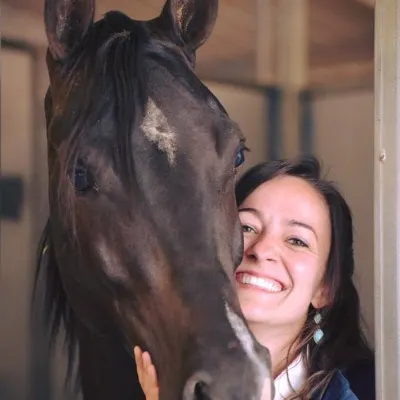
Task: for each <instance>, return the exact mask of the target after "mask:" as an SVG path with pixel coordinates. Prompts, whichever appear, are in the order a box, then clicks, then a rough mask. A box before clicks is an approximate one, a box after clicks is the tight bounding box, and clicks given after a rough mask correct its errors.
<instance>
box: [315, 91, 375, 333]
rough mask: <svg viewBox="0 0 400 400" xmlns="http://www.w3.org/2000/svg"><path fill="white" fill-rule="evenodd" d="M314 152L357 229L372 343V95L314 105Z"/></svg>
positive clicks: (331, 98)
mask: <svg viewBox="0 0 400 400" xmlns="http://www.w3.org/2000/svg"><path fill="white" fill-rule="evenodd" d="M314 116H315V130H316V133H315V150H316V154H317V156H319V157H320V158H321V159H322V161H323V165H324V169H325V170H326V171H327V172H328V177H329V178H330V179H333V180H335V181H336V182H338V185H339V188H340V189H341V191H342V193H343V195H344V197H345V198H346V200H347V201H348V203H349V205H350V207H351V209H352V212H353V219H354V227H355V236H354V238H355V261H356V280H357V283H358V287H359V293H360V297H361V303H362V309H363V312H364V316H365V320H366V323H367V326H368V336H369V338H370V339H371V341H373V340H374V250H373V247H374V229H373V228H374V209H373V200H374V170H373V167H374V166H373V163H374V96H373V92H372V90H364V91H358V92H352V93H341V94H330V95H325V96H323V97H322V96H321V97H319V98H317V99H316V100H315V101H314Z"/></svg>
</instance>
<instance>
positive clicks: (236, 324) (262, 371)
mask: <svg viewBox="0 0 400 400" xmlns="http://www.w3.org/2000/svg"><path fill="white" fill-rule="evenodd" d="M225 309H226V315H227V317H228V321H229V323H230V324H231V326H232V329H233V331H234V332H235V335H236V337H237V338H238V340H239V342H240V344H241V345H242V347H243V349H244V351H245V353H246V354H247V356H248V357H249V358H250V360H251V361H253V363H254V364H255V366H256V368H257V371H258V375H259V379H260V387H261V388H262V387H264V388H265V385H266V384H270V378H271V376H270V374H269V371H268V368H267V366H266V365H265V363H264V361H263V360H262V359H261V357H260V356H259V355H258V354H257V352H256V349H255V348H254V339H253V337H252V336H251V334H250V332H249V330H248V328H247V327H246V325H245V323H244V322H243V321H242V319H241V318H240V317H239V316H238V315H237V314H236V313H235V312H234V311H233V310H232V309H231V308H230V307H229V305H228V303H226V302H225ZM264 398H266V399H267V398H268V397H267V396H265V392H263V398H262V400H263V399H264Z"/></svg>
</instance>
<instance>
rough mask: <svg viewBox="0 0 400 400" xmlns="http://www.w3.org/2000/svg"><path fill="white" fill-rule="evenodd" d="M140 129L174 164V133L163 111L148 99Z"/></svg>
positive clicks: (170, 162) (171, 163)
mask: <svg viewBox="0 0 400 400" xmlns="http://www.w3.org/2000/svg"><path fill="white" fill-rule="evenodd" d="M141 129H142V130H143V132H144V134H145V135H146V137H147V139H149V140H150V141H151V142H153V143H155V144H156V145H157V147H158V148H159V149H160V150H161V151H163V152H164V153H165V154H166V155H167V158H168V162H169V164H170V165H173V164H174V161H175V153H176V134H175V132H174V131H173V129H172V128H171V126H170V125H169V124H168V121H167V118H166V117H165V115H164V113H163V112H162V111H161V110H160V109H159V108H158V107H157V105H156V104H155V103H154V101H153V100H152V99H149V102H148V103H147V107H146V115H145V117H144V119H143V121H142V124H141Z"/></svg>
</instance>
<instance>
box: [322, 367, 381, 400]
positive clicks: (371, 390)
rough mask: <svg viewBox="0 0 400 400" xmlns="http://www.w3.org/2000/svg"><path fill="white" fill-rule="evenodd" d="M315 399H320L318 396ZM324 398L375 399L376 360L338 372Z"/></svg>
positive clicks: (343, 399)
mask: <svg viewBox="0 0 400 400" xmlns="http://www.w3.org/2000/svg"><path fill="white" fill-rule="evenodd" d="M315 399H318V396H317V397H316V398H315ZM322 400H375V365H374V362H373V361H369V362H362V363H358V364H357V365H355V366H353V367H351V368H347V369H345V370H342V371H340V372H337V373H336V374H335V375H334V376H333V378H332V380H331V382H330V383H329V385H328V388H327V389H326V391H325V393H324V395H323V397H322Z"/></svg>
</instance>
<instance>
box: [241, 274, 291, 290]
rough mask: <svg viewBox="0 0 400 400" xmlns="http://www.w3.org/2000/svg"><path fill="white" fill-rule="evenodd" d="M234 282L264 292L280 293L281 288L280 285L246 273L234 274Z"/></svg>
mask: <svg viewBox="0 0 400 400" xmlns="http://www.w3.org/2000/svg"><path fill="white" fill-rule="evenodd" d="M236 280H237V281H238V282H239V283H244V284H245V285H251V286H255V287H257V288H260V289H263V290H266V291H267V292H272V293H277V292H281V291H282V289H283V287H282V285H281V284H280V283H279V282H277V281H275V280H273V279H268V278H261V277H259V276H254V275H251V274H246V273H238V274H236Z"/></svg>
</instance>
